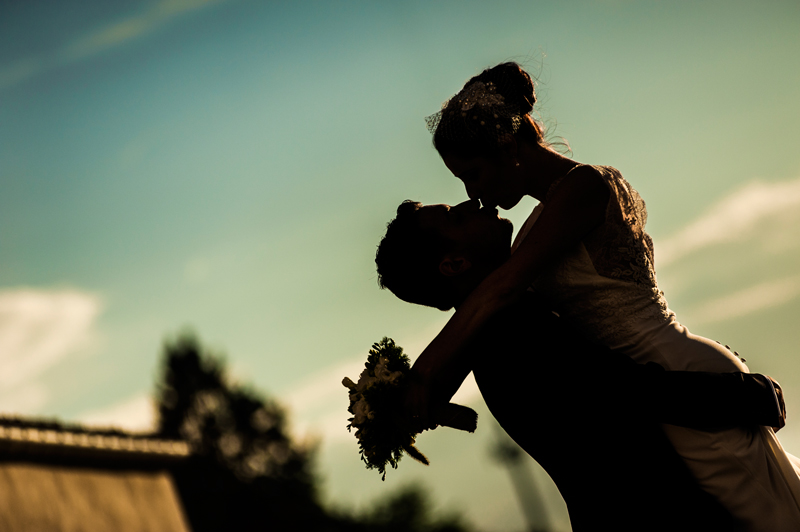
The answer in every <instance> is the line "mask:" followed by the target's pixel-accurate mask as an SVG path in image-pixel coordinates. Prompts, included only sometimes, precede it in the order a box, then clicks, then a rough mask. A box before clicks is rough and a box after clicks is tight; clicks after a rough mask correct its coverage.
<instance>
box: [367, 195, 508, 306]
mask: <svg viewBox="0 0 800 532" xmlns="http://www.w3.org/2000/svg"><path fill="white" fill-rule="evenodd" d="M511 233H512V226H511V222H509V221H508V220H506V219H504V218H500V217H498V216H497V211H496V210H495V209H481V208H480V207H479V205H478V202H477V200H470V201H465V202H464V203H459V204H458V205H456V206H454V207H450V206H449V205H422V204H421V203H417V202H413V201H410V200H406V201H404V202H403V203H402V204H401V205H400V206H399V207H398V208H397V217H396V218H395V219H394V220H392V221H391V222H389V225H388V226H387V228H386V236H384V237H383V240H381V243H380V244H379V245H378V252H377V254H376V255H375V264H376V266H377V268H378V283H379V284H380V285H381V288H388V289H389V290H391V291H392V292H393V293H394V294H395V295H396V296H397V297H399V298H400V299H402V300H403V301H408V302H409V303H417V304H420V305H427V306H430V307H436V308H438V309H441V310H448V309H450V308H452V307H454V306H458V305H459V304H460V303H461V301H463V300H464V298H465V297H466V296H467V295H468V294H469V293H470V292H471V291H472V290H473V289H474V288H475V287H477V286H478V284H479V283H480V282H481V280H483V278H484V277H486V276H487V275H488V274H489V273H490V272H491V271H492V270H494V269H495V268H497V267H498V266H499V265H500V264H502V263H503V262H504V261H505V260H506V259H507V258H508V255H509V249H510V246H511Z"/></svg>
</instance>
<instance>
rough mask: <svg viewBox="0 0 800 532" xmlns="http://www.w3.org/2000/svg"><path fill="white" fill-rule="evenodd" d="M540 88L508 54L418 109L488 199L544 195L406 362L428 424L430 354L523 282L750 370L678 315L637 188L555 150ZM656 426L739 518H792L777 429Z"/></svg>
mask: <svg viewBox="0 0 800 532" xmlns="http://www.w3.org/2000/svg"><path fill="white" fill-rule="evenodd" d="M535 102H536V97H535V90H534V84H533V81H532V80H531V78H530V76H529V75H528V74H527V73H526V72H525V71H524V70H523V69H522V68H521V67H520V66H519V65H517V64H516V63H503V64H499V65H497V66H495V67H493V68H490V69H487V70H485V71H484V72H482V73H481V74H479V75H477V76H475V77H473V78H472V79H470V80H469V81H468V82H467V83H466V84H465V85H464V87H463V89H462V90H461V91H460V92H459V93H458V94H456V95H455V96H453V98H451V99H450V100H449V101H447V102H445V104H444V105H443V107H442V110H441V111H440V112H438V113H436V114H434V115H432V116H430V117H428V118H427V119H426V122H427V124H428V128H429V130H430V131H431V132H432V133H433V144H434V146H435V147H436V149H437V151H438V152H439V154H440V156H441V157H442V159H443V161H444V164H445V165H446V166H447V168H448V169H449V170H450V171H451V172H452V173H453V175H455V176H456V177H457V178H459V179H460V180H461V181H462V182H463V184H464V186H465V188H466V191H467V194H468V195H469V197H470V198H471V199H479V200H480V201H481V203H482V205H483V208H485V209H492V208H494V207H496V206H499V207H501V208H503V209H511V208H512V207H514V206H515V205H516V204H517V203H518V202H519V201H520V199H521V198H522V197H523V196H526V195H528V196H532V197H534V198H536V199H537V200H539V201H540V204H539V205H538V206H537V207H536V208H535V209H534V210H533V212H532V213H531V215H530V217H529V218H528V220H527V221H526V223H525V224H524V226H523V227H522V229H521V230H520V233H519V234H518V236H517V238H516V240H515V242H514V246H513V250H514V252H513V254H512V255H511V256H510V258H509V259H508V260H507V261H506V262H505V263H504V264H503V265H501V266H500V267H499V268H498V269H497V270H495V271H494V272H493V273H492V274H490V275H489V276H488V277H487V278H486V279H485V280H484V281H483V282H482V283H481V284H480V285H479V287H478V288H477V289H475V290H474V291H473V292H472V293H471V294H470V295H469V297H468V298H467V299H466V300H465V301H464V302H463V303H462V304H461V305H460V306H459V307H458V309H457V311H456V312H455V314H453V316H452V317H451V319H450V320H449V322H448V323H447V325H446V326H445V327H444V329H443V330H442V331H441V332H440V334H439V335H438V336H437V337H436V338H435V339H434V340H433V341H432V342H431V344H430V345H429V346H428V347H427V348H426V349H425V350H424V351H423V352H422V353H421V354H420V356H419V357H418V359H417V360H416V362H415V363H414V366H413V371H414V372H415V373H416V375H417V376H418V378H417V379H416V380H415V384H414V386H413V387H412V389H411V391H410V392H409V394H408V397H407V408H408V410H409V412H410V415H412V417H413V419H417V420H419V426H420V427H421V428H427V427H429V426H431V420H430V417H429V412H428V405H429V401H428V398H429V397H431V396H432V392H431V382H432V381H435V380H439V378H440V377H441V376H437V375H436V372H437V371H440V369H439V368H445V367H448V364H447V362H448V361H455V360H457V359H458V357H459V355H460V354H461V353H463V352H464V350H465V348H466V346H467V345H468V343H469V342H470V340H471V339H472V338H474V336H475V334H476V333H477V332H478V331H479V330H480V329H481V327H482V326H483V325H484V324H485V323H486V322H487V320H488V319H489V318H490V317H492V316H493V315H495V314H496V313H498V312H499V311H500V310H501V309H503V308H505V307H507V306H508V305H510V304H511V303H513V302H514V301H515V300H517V299H518V298H519V297H520V295H521V294H522V293H523V292H525V291H526V290H529V289H531V290H534V291H536V292H538V293H539V294H541V295H543V296H544V297H545V298H546V299H547V300H548V301H549V302H550V304H551V305H552V306H553V308H554V309H555V310H556V311H557V312H558V313H559V314H560V315H561V316H562V317H563V318H564V319H566V320H567V321H568V322H569V323H570V325H571V326H572V327H573V328H575V329H577V330H579V331H580V332H581V333H582V335H583V336H584V337H585V338H587V339H589V340H590V341H592V342H594V343H597V344H601V345H603V346H606V347H608V348H611V349H613V350H616V351H619V352H621V353H624V354H626V355H628V356H630V357H631V358H633V359H634V360H635V361H637V362H640V363H645V362H656V363H658V364H660V365H662V366H663V367H665V368H666V369H669V370H690V371H710V372H736V371H745V372H746V371H748V369H747V366H746V365H745V364H744V361H742V360H740V359H739V358H738V357H737V356H736V355H735V354H734V353H732V352H731V351H730V350H729V349H727V348H725V347H723V346H722V345H720V344H718V343H717V342H714V341H712V340H709V339H707V338H703V337H701V336H697V335H694V334H692V333H691V332H689V330H688V329H687V328H686V327H684V326H683V325H682V324H681V323H679V322H678V321H677V319H676V317H675V314H674V313H673V312H672V311H671V310H670V309H669V308H668V306H667V301H666V299H665V298H664V294H663V293H662V292H661V291H660V290H659V288H658V284H657V283H656V273H655V267H654V249H653V243H652V240H651V239H650V237H649V236H648V234H647V233H646V232H645V223H646V221H647V211H646V209H645V204H644V201H643V200H642V199H641V198H640V196H639V194H638V193H637V192H636V190H634V189H633V188H632V187H631V186H630V185H629V184H628V182H627V181H626V180H625V179H623V177H622V175H621V174H620V172H619V171H618V170H616V169H615V168H612V167H610V166H591V165H585V164H580V163H578V162H576V161H574V160H572V159H570V158H568V157H565V156H563V155H561V154H559V153H557V152H556V151H555V150H554V149H553V148H552V146H551V145H549V144H548V143H547V142H546V141H545V139H544V135H543V128H542V126H541V125H540V124H539V123H538V122H536V121H535V120H534V119H533V118H532V117H531V114H530V113H531V111H532V110H533V105H534V103H535ZM664 430H665V432H666V434H667V436H668V438H669V439H670V441H671V442H672V444H673V445H674V447H675V449H676V450H677V452H678V454H679V455H680V456H681V457H682V458H683V460H684V461H685V463H686V465H687V466H688V468H689V470H690V471H691V473H692V474H693V475H694V477H695V478H696V479H697V481H698V483H699V484H700V485H701V487H702V488H703V489H704V490H705V491H706V492H707V493H709V494H711V495H712V496H713V497H715V498H716V499H717V500H718V501H719V502H720V503H721V504H722V505H723V506H724V507H725V508H726V509H727V510H728V511H729V512H730V513H731V514H732V515H733V516H734V517H735V519H736V520H738V521H739V522H740V523H741V524H742V529H743V530H748V531H761V530H763V531H782V530H786V531H789V530H800V476H798V471H800V461H798V459H797V458H795V457H793V456H791V455H789V454H787V453H786V452H785V451H784V450H783V448H782V447H781V444H780V442H779V441H778V439H777V438H776V436H775V433H774V431H773V430H772V429H770V428H766V427H754V428H752V429H746V428H733V429H725V430H717V431H701V430H695V429H690V428H685V427H677V426H672V425H664ZM630 437H631V439H634V438H635V437H636V435H635V434H631V435H630Z"/></svg>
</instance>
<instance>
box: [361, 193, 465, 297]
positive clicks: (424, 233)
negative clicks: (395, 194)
mask: <svg viewBox="0 0 800 532" xmlns="http://www.w3.org/2000/svg"><path fill="white" fill-rule="evenodd" d="M420 207H422V204H421V203H419V202H416V201H411V200H406V201H404V202H403V203H401V204H400V206H399V207H398V208H397V217H396V218H395V219H394V220H392V221H391V222H389V224H388V225H387V226H386V235H385V236H384V237H383V239H382V240H381V243H380V244H378V251H377V253H376V254H375V266H376V267H377V269H378V284H379V285H380V287H381V288H388V289H389V290H391V291H392V293H393V294H394V295H396V296H397V297H399V298H400V299H402V300H403V301H407V302H409V303H416V304H418V305H426V306H429V307H435V308H438V309H439V310H450V309H451V308H453V304H454V294H453V291H452V290H451V286H450V283H449V282H448V279H447V278H446V277H445V276H443V275H442V274H441V273H439V262H440V261H441V259H442V257H443V256H444V254H445V253H446V252H447V250H448V249H449V247H450V245H451V242H450V241H449V240H448V239H447V238H445V237H443V236H442V235H440V234H439V233H437V232H436V231H434V230H430V229H424V228H422V227H420V224H419V213H418V211H419V209H420Z"/></svg>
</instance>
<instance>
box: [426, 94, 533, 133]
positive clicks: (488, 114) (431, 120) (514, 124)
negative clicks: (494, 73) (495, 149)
mask: <svg viewBox="0 0 800 532" xmlns="http://www.w3.org/2000/svg"><path fill="white" fill-rule="evenodd" d="M521 122H522V116H521V115H520V112H519V109H518V108H517V107H516V106H515V105H510V104H507V103H506V101H505V98H504V97H503V95H502V94H499V93H498V92H497V88H496V86H495V84H494V83H493V82H491V81H489V82H486V83H484V82H482V81H475V82H472V83H470V84H469V85H467V86H466V87H464V88H463V89H462V90H461V92H459V93H458V94H456V95H455V96H453V97H452V98H450V99H449V100H447V101H446V102H444V103H443V104H442V110H441V111H439V112H437V113H434V114H432V115H430V116H427V117H425V124H426V126H427V128H428V131H430V132H431V134H436V135H439V136H440V137H441V136H444V137H445V138H448V139H450V140H455V141H458V140H462V139H464V140H466V139H475V138H483V139H485V140H487V141H491V142H492V143H499V140H500V138H501V137H502V136H504V135H507V134H512V135H513V134H514V133H516V132H517V130H518V129H519V125H520V123H521Z"/></svg>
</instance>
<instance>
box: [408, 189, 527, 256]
mask: <svg viewBox="0 0 800 532" xmlns="http://www.w3.org/2000/svg"><path fill="white" fill-rule="evenodd" d="M417 214H418V216H419V218H418V220H419V224H420V227H421V228H423V229H429V230H434V231H436V232H437V233H438V234H439V235H441V236H442V237H444V238H446V239H447V240H449V241H450V242H451V243H452V248H453V249H450V250H448V251H455V252H461V253H465V254H467V255H469V256H470V257H471V259H472V260H487V261H490V262H495V261H504V260H505V259H506V258H507V257H508V253H509V249H510V247H511V234H512V232H513V226H512V225H511V222H510V221H509V220H507V219H505V218H500V217H499V216H498V215H497V209H486V208H484V209H481V208H480V205H479V203H478V201H477V200H469V201H465V202H463V203H459V204H458V205H455V206H453V207H451V206H450V205H443V204H441V205H425V206H423V207H421V208H420V209H419V211H417Z"/></svg>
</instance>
